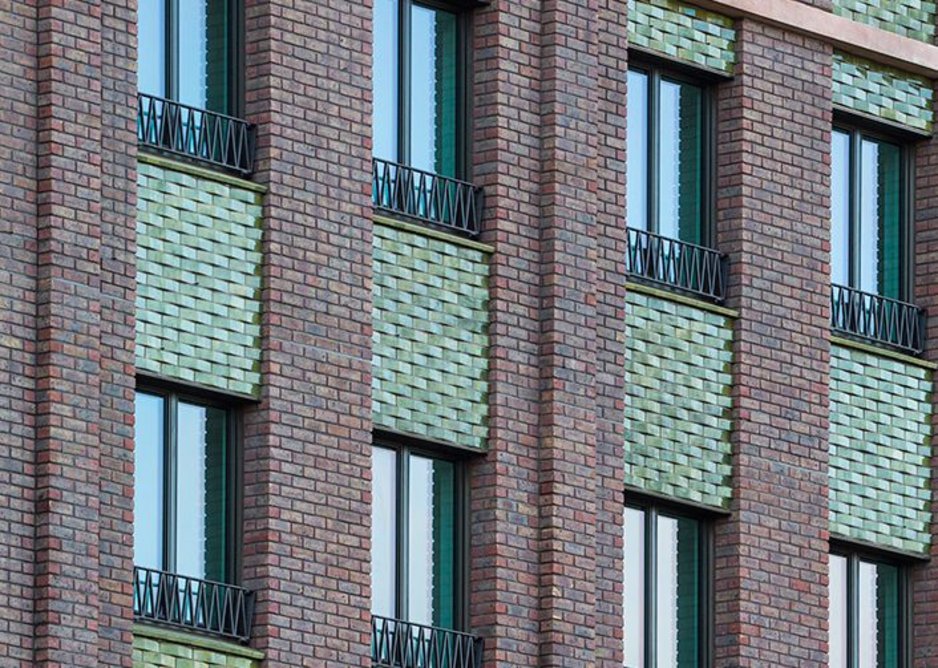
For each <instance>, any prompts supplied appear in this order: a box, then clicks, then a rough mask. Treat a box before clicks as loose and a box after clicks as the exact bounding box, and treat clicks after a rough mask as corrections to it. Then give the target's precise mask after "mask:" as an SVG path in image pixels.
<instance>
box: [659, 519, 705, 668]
mask: <svg viewBox="0 0 938 668" xmlns="http://www.w3.org/2000/svg"><path fill="white" fill-rule="evenodd" d="M657 531H658V540H657V552H658V554H657V568H658V574H657V575H658V581H657V592H658V601H657V604H658V616H657V627H656V632H657V638H658V648H657V650H658V656H657V663H658V665H659V666H662V667H671V666H675V667H679V668H684V667H685V666H686V667H687V668H691V667H694V666H697V665H698V653H699V647H700V642H699V636H698V631H699V626H700V623H699V620H700V607H699V606H700V570H699V569H700V552H699V551H700V534H699V527H698V524H697V522H695V521H694V520H689V519H676V518H672V517H665V516H659V517H658V527H657Z"/></svg>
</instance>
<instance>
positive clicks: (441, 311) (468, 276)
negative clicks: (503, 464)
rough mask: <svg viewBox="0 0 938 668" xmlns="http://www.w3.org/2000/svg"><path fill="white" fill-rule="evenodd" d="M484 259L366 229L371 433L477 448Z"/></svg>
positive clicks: (484, 345)
mask: <svg viewBox="0 0 938 668" xmlns="http://www.w3.org/2000/svg"><path fill="white" fill-rule="evenodd" d="M487 255H488V254H487V253H486V252H484V251H482V250H478V249H475V248H469V247H466V246H464V245H460V244H459V243H451V242H448V241H445V240H443V239H438V238H434V237H430V236H424V235H421V234H419V233H415V232H412V231H408V230H404V229H400V228H397V227H390V226H385V225H381V224H376V225H375V228H374V284H373V286H374V287H373V290H374V339H373V340H374V348H373V350H374V370H373V373H374V377H373V381H372V383H373V388H374V392H373V394H372V400H373V402H374V403H373V410H374V422H375V427H376V428H384V429H388V430H391V431H394V432H399V433H404V434H412V435H415V436H419V437H421V438H425V439H428V440H431V441H443V442H448V443H454V444H456V445H461V446H467V447H473V448H483V447H485V437H486V432H487V426H486V417H487V414H488V404H487V399H486V389H487V384H486V375H487V369H488V362H487V359H488V357H487V352H488V334H487V331H488V280H487V277H488V257H487Z"/></svg>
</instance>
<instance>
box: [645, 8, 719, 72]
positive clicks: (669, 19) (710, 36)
mask: <svg viewBox="0 0 938 668" xmlns="http://www.w3.org/2000/svg"><path fill="white" fill-rule="evenodd" d="M629 43H630V44H632V45H633V46H638V47H641V48H645V49H649V50H652V51H658V52H660V53H663V54H665V55H667V56H670V57H672V58H677V59H679V60H683V61H686V62H688V63H691V64H694V65H699V66H703V67H709V68H711V69H716V70H721V71H723V72H726V73H728V74H731V73H732V71H733V65H734V63H735V61H736V53H735V43H736V30H735V28H734V22H733V19H732V18H730V17H728V16H723V15H722V14H716V13H714V12H710V11H707V10H703V9H700V8H699V7H694V6H692V5H689V4H686V3H683V2H679V1H677V0H629Z"/></svg>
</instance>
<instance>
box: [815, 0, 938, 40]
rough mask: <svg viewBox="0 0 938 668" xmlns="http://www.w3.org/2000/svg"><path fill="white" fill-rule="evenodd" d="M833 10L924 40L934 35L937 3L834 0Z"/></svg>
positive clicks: (930, 38)
mask: <svg viewBox="0 0 938 668" xmlns="http://www.w3.org/2000/svg"><path fill="white" fill-rule="evenodd" d="M834 13H835V14H838V15H839V16H844V17H846V18H848V19H851V20H853V21H858V22H860V23H866V24H868V25H871V26H876V27H877V28H881V29H882V30H888V31H890V32H895V33H898V34H900V35H904V36H906V37H911V38H912V39H917V40H920V41H922V42H929V43H931V42H933V41H934V39H935V3H934V2H931V1H930V0H834Z"/></svg>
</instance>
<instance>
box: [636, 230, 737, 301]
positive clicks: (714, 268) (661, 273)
mask: <svg viewBox="0 0 938 668" xmlns="http://www.w3.org/2000/svg"><path fill="white" fill-rule="evenodd" d="M628 241H629V245H628V252H627V254H626V266H625V269H626V271H627V272H628V273H629V274H630V275H631V276H632V277H634V278H639V279H644V280H646V281H651V282H653V283H660V284H662V285H667V286H670V287H672V288H677V289H678V290H682V291H684V292H689V293H693V294H694V295H697V296H701V297H704V298H706V299H709V300H712V301H716V302H722V301H723V299H724V298H725V297H726V256H724V255H722V254H720V253H719V252H717V251H715V250H713V249H712V248H706V247H704V246H698V245H696V244H691V243H687V242H685V241H679V240H677V239H670V238H668V237H663V236H661V235H658V234H653V233H651V232H646V231H644V230H636V229H630V230H629V231H628Z"/></svg>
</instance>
